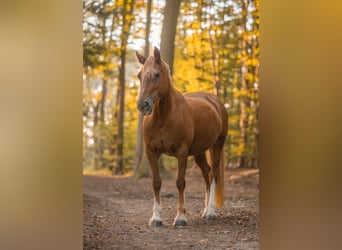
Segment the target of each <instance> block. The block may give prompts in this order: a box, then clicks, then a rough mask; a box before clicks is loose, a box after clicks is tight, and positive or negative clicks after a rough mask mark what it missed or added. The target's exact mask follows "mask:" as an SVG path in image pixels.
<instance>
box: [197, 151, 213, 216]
mask: <svg viewBox="0 0 342 250" xmlns="http://www.w3.org/2000/svg"><path fill="white" fill-rule="evenodd" d="M194 159H195V162H196V164H197V165H198V166H199V167H200V169H201V171H202V175H203V179H204V181H205V202H204V211H203V213H202V217H206V215H207V212H208V201H209V188H210V184H209V172H210V166H209V164H208V162H207V159H206V157H205V153H203V154H200V155H196V156H194Z"/></svg>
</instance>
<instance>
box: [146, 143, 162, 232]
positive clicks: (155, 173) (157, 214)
mask: <svg viewBox="0 0 342 250" xmlns="http://www.w3.org/2000/svg"><path fill="white" fill-rule="evenodd" d="M146 155H147V158H148V160H149V162H150V166H151V172H152V186H153V195H154V204H153V214H152V217H151V219H150V221H149V225H150V226H153V227H160V226H162V225H163V223H162V219H161V211H162V208H161V205H160V188H161V179H160V174H159V157H160V154H156V153H155V152H153V151H151V150H149V149H148V148H146Z"/></svg>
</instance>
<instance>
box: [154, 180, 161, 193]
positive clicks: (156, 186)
mask: <svg viewBox="0 0 342 250" xmlns="http://www.w3.org/2000/svg"><path fill="white" fill-rule="evenodd" d="M152 186H153V189H154V190H158V191H159V190H160V188H161V180H160V179H155V180H153V182H152Z"/></svg>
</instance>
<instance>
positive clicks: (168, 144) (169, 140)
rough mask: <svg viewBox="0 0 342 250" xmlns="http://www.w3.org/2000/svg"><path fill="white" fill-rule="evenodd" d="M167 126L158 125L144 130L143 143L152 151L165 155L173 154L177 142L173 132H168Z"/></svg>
mask: <svg viewBox="0 0 342 250" xmlns="http://www.w3.org/2000/svg"><path fill="white" fill-rule="evenodd" d="M167 131H169V129H168V128H165V127H159V128H154V129H151V130H149V131H148V132H147V131H144V132H145V143H146V144H147V146H149V147H150V148H151V149H152V150H153V151H155V152H158V153H165V154H167V155H171V156H173V155H175V154H176V153H177V148H178V147H179V145H178V144H179V143H178V142H177V141H178V140H177V138H176V137H175V135H174V134H170V133H169V132H167Z"/></svg>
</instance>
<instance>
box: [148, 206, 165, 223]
mask: <svg viewBox="0 0 342 250" xmlns="http://www.w3.org/2000/svg"><path fill="white" fill-rule="evenodd" d="M161 211H162V208H161V206H160V205H159V204H158V203H154V206H153V214H152V218H151V219H150V225H151V223H152V222H153V221H161Z"/></svg>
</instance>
